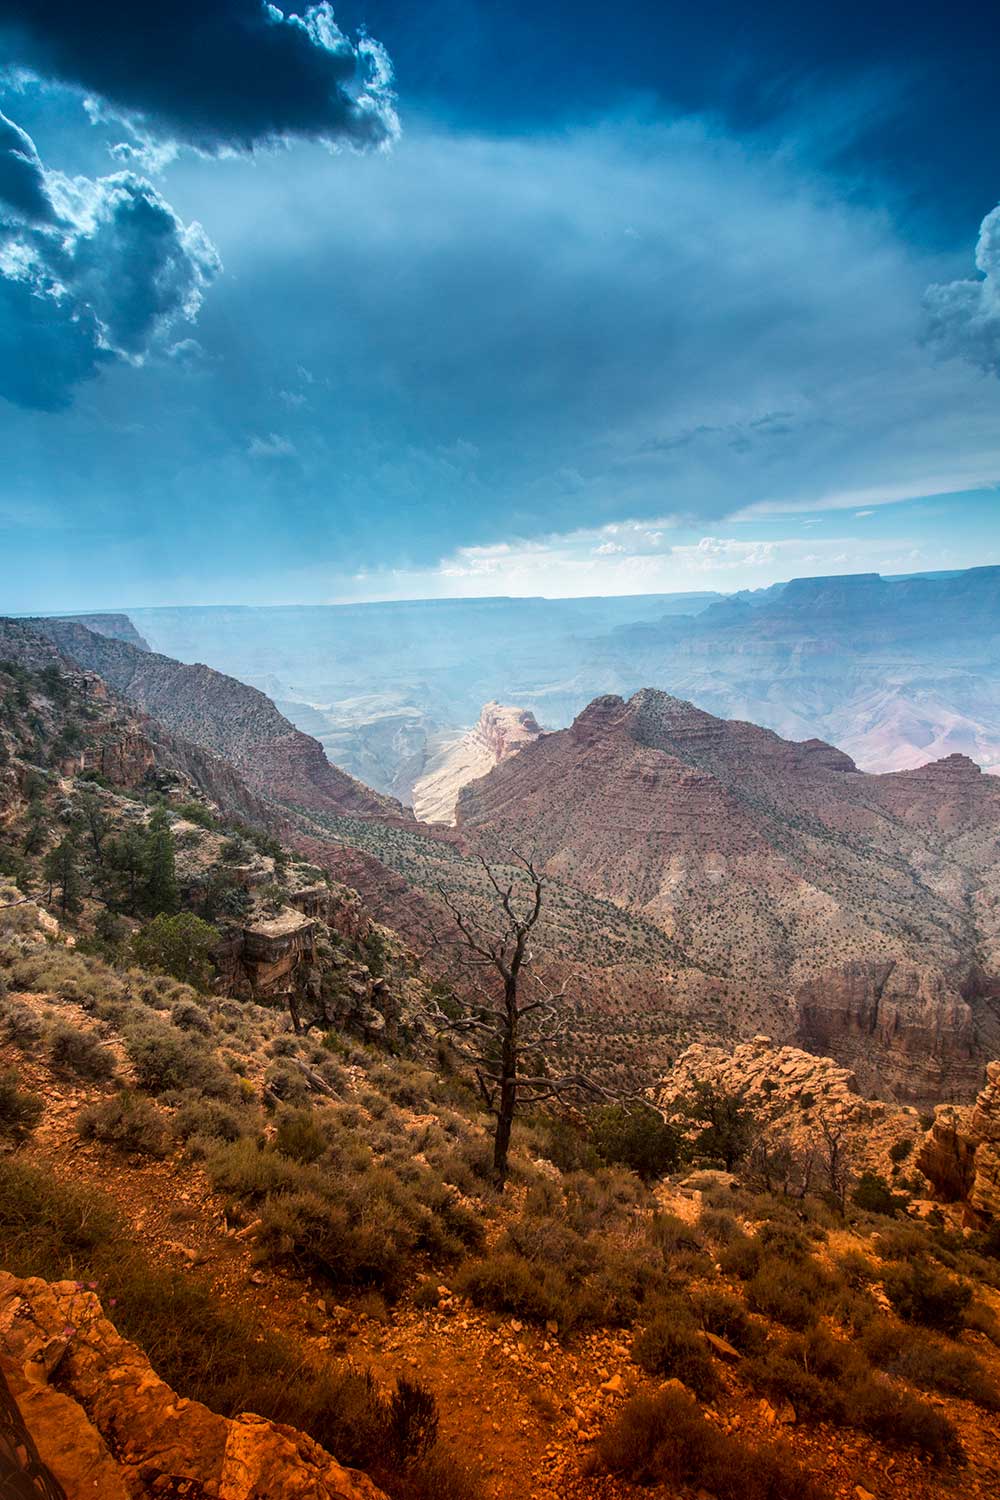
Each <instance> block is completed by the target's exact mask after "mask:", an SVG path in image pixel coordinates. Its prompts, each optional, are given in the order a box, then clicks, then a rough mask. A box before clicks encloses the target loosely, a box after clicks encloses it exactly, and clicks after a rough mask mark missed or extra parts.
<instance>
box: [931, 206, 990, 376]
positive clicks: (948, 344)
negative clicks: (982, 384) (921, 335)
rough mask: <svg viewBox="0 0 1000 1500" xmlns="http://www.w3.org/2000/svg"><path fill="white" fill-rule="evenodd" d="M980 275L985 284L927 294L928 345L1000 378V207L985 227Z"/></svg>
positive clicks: (948, 286) (951, 285)
mask: <svg viewBox="0 0 1000 1500" xmlns="http://www.w3.org/2000/svg"><path fill="white" fill-rule="evenodd" d="M976 269H977V270H979V271H981V272H982V273H983V274H982V279H981V280H980V279H976V280H968V281H949V282H946V283H945V284H944V285H939V286H932V287H929V288H928V289H927V293H926V295H925V297H924V307H925V309H926V312H927V316H928V339H929V341H930V343H931V344H932V345H934V346H935V347H936V348H937V349H938V350H939V352H940V353H941V354H942V355H944V356H946V357H948V356H957V357H959V358H961V359H966V360H968V362H969V363H970V364H972V365H975V366H976V367H977V368H978V369H980V370H984V371H985V372H986V373H987V374H990V375H1000V205H998V206H997V207H996V208H994V209H993V211H992V212H991V213H988V214H987V215H986V218H985V219H984V220H983V222H982V224H981V225H980V228H979V241H978V243H977V245H976Z"/></svg>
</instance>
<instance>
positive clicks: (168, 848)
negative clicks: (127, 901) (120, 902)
mask: <svg viewBox="0 0 1000 1500" xmlns="http://www.w3.org/2000/svg"><path fill="white" fill-rule="evenodd" d="M178 904H179V903H178V894H177V871H176V868H175V864H174V836H173V834H172V833H171V832H170V822H169V819H168V818H167V814H166V813H165V812H164V810H163V808H162V807H158V808H156V810H155V811H154V812H153V814H152V816H151V817H150V820H149V827H148V829H147V832H146V885H145V890H144V892H143V905H144V906H145V908H146V910H147V911H148V912H149V913H150V915H152V916H154V917H155V916H157V915H159V913H160V912H167V913H170V912H175V911H176V910H177V907H178Z"/></svg>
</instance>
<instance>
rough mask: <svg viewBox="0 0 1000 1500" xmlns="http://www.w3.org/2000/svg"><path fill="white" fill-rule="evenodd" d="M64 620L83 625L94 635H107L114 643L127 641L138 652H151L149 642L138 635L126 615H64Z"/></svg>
mask: <svg viewBox="0 0 1000 1500" xmlns="http://www.w3.org/2000/svg"><path fill="white" fill-rule="evenodd" d="M64 618H65V619H67V620H72V621H73V622H74V623H75V624H77V625H83V626H84V627H85V628H86V629H87V630H92V631H93V632H94V634H95V635H107V636H110V637H111V639H112V640H114V641H128V643H129V645H130V646H138V647H139V649H140V651H150V650H152V647H151V646H150V644H149V642H148V641H147V640H146V639H145V637H144V636H141V635H140V634H139V632H138V630H136V628H135V626H134V625H133V624H132V621H131V620H130V619H129V617H128V615H120V614H107V613H104V614H96V615H66V616H64Z"/></svg>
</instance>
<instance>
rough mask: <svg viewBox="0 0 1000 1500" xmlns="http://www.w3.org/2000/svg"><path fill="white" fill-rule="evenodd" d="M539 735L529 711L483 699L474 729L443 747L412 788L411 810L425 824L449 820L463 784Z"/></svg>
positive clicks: (490, 768) (452, 819) (489, 769)
mask: <svg viewBox="0 0 1000 1500" xmlns="http://www.w3.org/2000/svg"><path fill="white" fill-rule="evenodd" d="M541 734H542V730H541V727H540V726H539V723H538V720H537V719H536V718H535V716H534V714H533V713H532V712H531V710H530V709H526V708H513V707H511V706H510V705H509V704H504V703H485V704H484V705H483V709H482V712H481V713H480V715H479V719H478V722H477V723H476V725H475V727H474V728H472V729H470V730H469V732H468V733H467V734H463V735H461V736H460V737H459V738H458V739H453V740H452V741H451V742H450V743H447V744H445V745H443V746H442V747H441V748H440V750H439V751H438V752H437V754H436V755H435V756H434V757H433V758H432V759H431V760H430V761H429V762H428V764H427V766H426V767H425V768H424V771H423V774H422V775H421V776H420V778H419V780H418V781H416V782H415V783H414V787H413V811H414V812H415V813H416V815H417V817H418V818H420V819H422V820H423V821H424V822H426V823H454V821H455V803H456V802H457V800H458V794H459V792H460V791H461V789H462V787H463V786H467V785H468V784H469V782H470V781H476V780H477V779H478V778H479V777H480V776H485V775H486V774H487V772H489V771H492V769H493V767H494V766H498V765H499V764H500V762H501V761H503V760H508V759H509V758H510V756H512V755H516V754H517V752H518V751H519V750H523V749H524V747H525V745H530V744H533V743H534V741H535V740H537V739H539V738H540V736H541Z"/></svg>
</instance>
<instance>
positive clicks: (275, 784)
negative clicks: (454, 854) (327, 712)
mask: <svg viewBox="0 0 1000 1500" xmlns="http://www.w3.org/2000/svg"><path fill="white" fill-rule="evenodd" d="M28 623H29V624H30V628H31V629H33V630H36V631H38V632H39V633H41V634H43V635H45V636H47V637H48V638H49V639H50V640H51V641H53V642H54V644H55V645H56V646H58V648H59V650H60V651H61V652H63V653H64V654H65V655H66V656H69V657H71V658H72V660H73V661H75V662H77V663H78V664H79V665H80V666H82V667H86V668H88V669H89V670H91V671H93V672H96V673H98V674H99V675H100V677H101V678H102V679H103V680H104V681H105V682H106V683H107V684H108V685H109V687H112V688H114V689H115V691H116V692H118V693H121V694H122V695H123V696H124V697H126V698H128V699H130V700H131V701H132V702H133V703H135V704H137V705H138V706H139V707H140V708H141V709H143V710H144V711H145V712H146V713H148V714H150V715H151V716H153V717H154V718H156V719H157V720H158V721H159V722H160V723H161V724H163V725H164V726H165V727H166V728H167V729H168V730H172V731H174V732H175V733H177V734H180V735H182V736H183V737H184V738H185V739H187V740H189V741H190V742H191V743H192V744H195V745H198V746H200V747H201V748H203V749H206V750H211V751H212V752H214V753H215V754H217V755H220V756H222V757H223V758H224V759H225V760H227V761H228V762H229V763H230V764H231V765H232V766H234V767H235V768H236V769H237V770H238V771H239V772H240V773H241V775H243V776H244V777H245V779H246V781H247V782H248V783H249V785H250V786H251V787H253V788H254V789H255V790H256V791H258V792H259V793H261V794H263V795H264V796H266V797H268V798H269V799H271V800H273V801H277V802H291V803H296V804H298V805H300V806H303V807H310V808H314V809H317V810H321V811H341V812H351V813H355V814H360V815H362V816H372V815H374V816H387V815H388V816H391V815H400V816H402V814H403V809H402V807H401V806H400V805H399V803H397V802H395V801H394V799H392V798H390V797H384V796H381V795H379V794H378V793H376V792H373V791H371V790H370V789H369V788H368V787H366V786H363V785H362V783H361V782H359V781H355V780H354V778H353V777H351V776H348V775H347V774H346V773H345V772H343V771H341V770H339V769H338V768H337V767H336V766H332V765H331V764H330V762H329V761H328V760H327V758H326V755H325V754H324V752H323V747H322V745H320V743H319V741H318V740H315V739H313V738H311V736H309V735H306V734H303V733H302V732H301V731H300V730H298V729H295V728H294V727H293V726H292V725H291V724H290V723H289V722H288V720H287V719H286V718H284V717H283V715H282V714H280V713H279V712H278V710H277V709H276V708H275V706H274V704H273V703H272V702H271V700H270V699H269V698H265V696H264V694H263V693H259V692H258V691H257V690H256V688H250V687H247V686H246V684H245V683H242V682H238V681H237V680H236V679H235V678H234V677H226V676H225V675H224V674H223V673H221V672H214V671H213V670H212V669H211V668H210V667H206V666H202V665H200V664H199V665H195V666H184V665H182V664H181V663H180V662H176V661H172V660H171V659H170V658H169V657H166V656H160V655H158V654H157V653H155V652H151V651H143V650H140V649H139V648H138V647H136V646H134V645H132V644H131V643H129V642H127V641H121V640H114V639H111V638H110V637H107V636H103V635H97V634H95V633H94V632H93V631H90V630H88V629H86V627H85V626H83V625H80V624H78V623H76V622H74V621H71V620H32V621H30V622H28Z"/></svg>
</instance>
